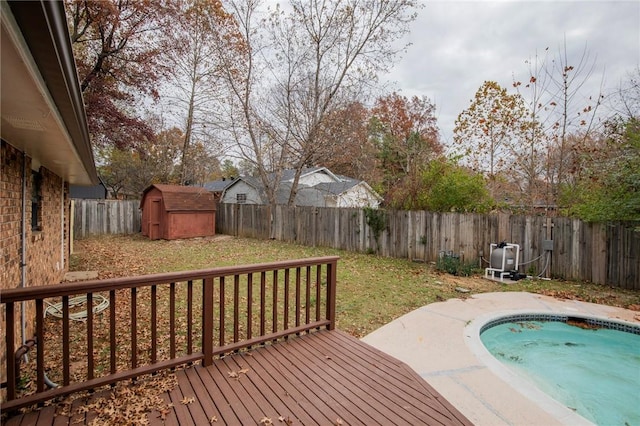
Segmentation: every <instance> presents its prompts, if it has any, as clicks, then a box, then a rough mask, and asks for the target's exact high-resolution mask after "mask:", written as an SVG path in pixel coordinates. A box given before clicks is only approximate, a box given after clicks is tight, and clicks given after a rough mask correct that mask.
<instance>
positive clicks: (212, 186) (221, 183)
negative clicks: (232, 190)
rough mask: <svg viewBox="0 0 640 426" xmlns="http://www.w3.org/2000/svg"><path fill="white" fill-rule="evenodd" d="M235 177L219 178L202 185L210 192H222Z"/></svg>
mask: <svg viewBox="0 0 640 426" xmlns="http://www.w3.org/2000/svg"><path fill="white" fill-rule="evenodd" d="M235 180H236V179H221V180H212V181H210V182H205V183H204V184H203V185H202V187H203V188H204V189H206V190H207V191H211V192H222V191H224V190H225V189H226V188H227V187H228V186H230V185H231V184H232V183H233V182H235Z"/></svg>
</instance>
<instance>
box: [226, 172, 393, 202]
mask: <svg viewBox="0 0 640 426" xmlns="http://www.w3.org/2000/svg"><path fill="white" fill-rule="evenodd" d="M294 179H295V170H284V171H283V173H282V178H281V180H280V185H279V187H278V191H277V193H276V202H277V204H287V203H288V201H289V195H290V193H291V187H292V186H293V181H294ZM220 202H222V203H237V204H267V202H268V201H267V197H266V195H265V192H264V187H263V185H262V182H261V181H260V180H259V179H257V178H254V177H250V176H240V177H239V178H237V179H235V180H234V181H233V182H232V183H231V184H230V185H228V186H227V187H226V188H225V189H224V191H223V193H222V197H221V200H220ZM381 202H382V197H381V196H380V195H378V194H377V193H376V192H375V191H374V190H373V189H372V188H371V187H370V186H369V185H368V184H367V183H366V182H364V181H359V180H357V179H352V178H350V177H347V176H340V175H336V174H334V173H332V172H331V171H330V170H329V169H327V168H326V167H313V168H309V169H304V170H303V171H302V173H301V174H300V178H299V180H298V187H297V192H296V198H295V202H294V204H295V205H296V206H315V207H357V208H361V207H374V208H375V207H378V206H379V205H380V203H381Z"/></svg>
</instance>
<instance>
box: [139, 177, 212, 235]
mask: <svg viewBox="0 0 640 426" xmlns="http://www.w3.org/2000/svg"><path fill="white" fill-rule="evenodd" d="M140 208H141V209H142V235H144V236H146V237H149V238H150V239H152V240H159V239H165V240H175V239H179V238H194V237H208V236H212V235H215V224H216V201H215V200H214V198H213V194H212V193H211V192H209V191H207V190H206V189H204V188H199V187H194V186H180V185H159V184H158V185H151V186H150V187H148V188H147V189H145V190H144V192H143V193H142V201H141V202H140Z"/></svg>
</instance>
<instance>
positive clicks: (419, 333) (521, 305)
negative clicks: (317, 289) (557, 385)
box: [362, 292, 640, 426]
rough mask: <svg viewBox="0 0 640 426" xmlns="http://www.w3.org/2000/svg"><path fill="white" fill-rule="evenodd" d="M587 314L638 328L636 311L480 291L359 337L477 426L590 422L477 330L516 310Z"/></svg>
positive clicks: (420, 311)
mask: <svg viewBox="0 0 640 426" xmlns="http://www.w3.org/2000/svg"><path fill="white" fill-rule="evenodd" d="M525 312H526V313H555V314H564V315H576V316H580V315H588V316H592V317H597V318H602V319H608V320H611V321H623V322H627V323H634V324H639V325H640V312H636V311H631V310H627V309H622V308H615V307H612V306H605V305H598V304H594V303H586V302H579V301H576V300H564V299H555V298H553V297H549V296H543V295H539V294H531V293H516V292H513V293H511V292H506V293H484V294H476V295H473V296H471V297H469V298H467V299H451V300H447V301H446V302H439V303H433V304H430V305H427V306H424V307H422V308H419V309H416V310H415V311H413V312H410V313H408V314H406V315H404V316H402V317H400V318H398V319H396V320H394V321H392V322H390V323H389V324H387V325H385V326H383V327H381V328H379V329H378V330H376V331H374V332H373V333H371V334H369V335H367V336H365V337H364V338H362V340H363V341H364V342H366V343H368V344H370V345H372V346H374V347H376V348H378V349H379V350H381V351H383V352H385V353H387V354H389V355H392V356H394V357H396V358H398V359H399V360H401V361H403V362H405V363H407V364H408V365H409V366H410V367H411V368H413V369H414V370H415V371H416V372H417V373H418V374H419V375H420V376H422V377H423V378H424V379H425V380H427V381H428V382H429V384H431V385H432V386H433V387H434V388H435V389H436V390H437V391H438V392H440V393H441V394H442V396H444V397H445V398H446V399H447V400H448V401H449V402H451V404H453V405H454V406H455V407H456V408H457V409H458V410H460V411H461V412H462V413H463V414H464V415H465V416H466V417H467V418H468V419H469V420H471V422H473V423H474V424H477V425H492V426H493V425H561V424H565V425H578V424H591V423H590V422H589V421H587V420H586V419H584V418H583V417H581V416H579V415H577V414H576V413H575V412H573V411H572V410H570V409H568V408H566V407H565V406H563V405H562V404H560V403H558V402H557V401H555V400H553V399H552V398H550V397H549V396H547V395H546V394H544V393H543V392H541V391H539V390H538V389H537V388H535V387H533V386H532V385H529V384H528V382H525V381H524V380H523V379H521V378H520V377H519V376H517V375H516V374H515V373H513V372H512V371H511V370H509V369H507V368H506V367H504V366H503V365H502V364H501V363H500V362H499V361H497V360H496V359H495V358H493V357H492V356H491V355H490V354H489V353H488V351H487V350H486V349H485V348H484V346H483V345H482V343H481V342H480V339H479V331H480V327H482V325H483V324H485V323H486V322H488V321H489V320H490V319H492V318H496V317H500V316H504V315H509V314H520V313H525Z"/></svg>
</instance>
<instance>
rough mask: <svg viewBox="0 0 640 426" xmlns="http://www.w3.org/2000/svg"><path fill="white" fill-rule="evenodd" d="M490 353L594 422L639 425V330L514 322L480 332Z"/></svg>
mask: <svg viewBox="0 0 640 426" xmlns="http://www.w3.org/2000/svg"><path fill="white" fill-rule="evenodd" d="M480 339H481V340H482V342H483V343H484V345H485V347H486V348H487V349H488V350H489V352H490V353H491V354H492V355H493V356H494V357H496V358H497V359H498V360H500V361H501V362H503V363H504V364H507V365H509V366H510V367H512V368H513V369H515V370H517V371H518V372H519V373H521V375H524V376H525V377H526V378H527V379H529V380H530V381H532V382H534V383H535V385H536V386H537V387H538V388H539V389H540V390H542V391H544V392H545V393H547V394H548V395H550V396H551V397H553V398H554V399H556V400H557V401H560V402H561V403H563V404H564V405H566V406H567V407H569V408H570V409H572V410H574V411H576V412H577V413H578V414H580V415H581V416H582V417H584V418H586V419H588V420H590V421H592V422H594V423H596V424H598V425H607V426H608V425H622V426H625V425H640V335H638V334H633V333H628V332H624V331H617V330H611V329H604V328H599V329H583V328H579V327H576V326H572V325H568V324H566V323H564V322H560V321H514V322H508V323H504V324H499V325H495V326H492V327H491V328H487V329H485V330H484V331H483V332H482V334H481V335H480Z"/></svg>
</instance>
